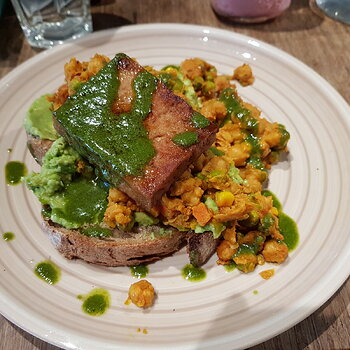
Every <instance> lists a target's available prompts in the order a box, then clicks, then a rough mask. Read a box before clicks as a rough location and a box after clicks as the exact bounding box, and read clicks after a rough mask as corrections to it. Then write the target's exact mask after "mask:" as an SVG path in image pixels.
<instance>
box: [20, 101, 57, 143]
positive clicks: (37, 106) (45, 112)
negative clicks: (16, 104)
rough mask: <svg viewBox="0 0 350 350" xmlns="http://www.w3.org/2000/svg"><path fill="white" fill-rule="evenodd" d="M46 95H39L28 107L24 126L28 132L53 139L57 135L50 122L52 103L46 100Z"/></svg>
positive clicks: (42, 137)
mask: <svg viewBox="0 0 350 350" xmlns="http://www.w3.org/2000/svg"><path fill="white" fill-rule="evenodd" d="M47 96H49V95H44V96H41V97H39V98H38V99H36V100H35V101H34V102H33V104H32V105H31V106H30V107H29V109H28V111H27V114H26V117H25V119H24V128H25V129H26V131H27V132H28V133H29V134H32V135H34V136H38V137H40V138H41V139H48V140H52V141H54V140H56V139H57V138H58V135H57V132H56V130H55V129H54V127H53V123H52V103H51V102H49V101H48V100H47Z"/></svg>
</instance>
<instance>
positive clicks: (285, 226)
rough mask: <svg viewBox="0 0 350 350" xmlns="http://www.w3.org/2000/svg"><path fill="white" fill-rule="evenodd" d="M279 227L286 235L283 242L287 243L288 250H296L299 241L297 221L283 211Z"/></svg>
mask: <svg viewBox="0 0 350 350" xmlns="http://www.w3.org/2000/svg"><path fill="white" fill-rule="evenodd" d="M278 224H279V229H280V232H281V234H282V235H283V237H284V240H283V242H284V243H285V244H286V245H287V247H288V250H289V251H292V250H294V249H295V248H296V247H297V246H298V243H299V232H298V227H297V224H296V223H295V221H294V220H293V219H292V218H290V217H289V216H288V215H287V214H285V213H281V214H280V215H279V221H278Z"/></svg>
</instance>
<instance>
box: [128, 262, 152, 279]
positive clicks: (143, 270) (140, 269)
mask: <svg viewBox="0 0 350 350" xmlns="http://www.w3.org/2000/svg"><path fill="white" fill-rule="evenodd" d="M130 271H131V274H132V275H133V276H134V277H137V278H144V277H146V276H147V275H148V272H149V270H148V267H147V266H145V265H138V266H130Z"/></svg>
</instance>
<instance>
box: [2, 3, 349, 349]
mask: <svg viewBox="0 0 350 350" xmlns="http://www.w3.org/2000/svg"><path fill="white" fill-rule="evenodd" d="M292 2H293V3H292V6H291V7H290V8H289V9H288V10H287V11H286V12H285V13H284V14H283V15H282V16H281V17H279V18H277V19H276V20H274V21H270V22H268V23H264V24H256V25H239V24H232V23H229V22H226V21H222V20H220V19H219V18H217V17H216V15H215V14H214V13H213V11H212V9H211V7H210V4H209V1H204V0H176V1H175V0H118V1H115V2H114V1H113V0H101V1H92V12H93V20H94V29H95V30H101V29H106V28H110V27H117V26H120V25H127V24H136V23H152V22H179V23H192V24H200V25H208V26H213V27H218V28H224V29H227V30H230V31H234V32H237V33H242V34H246V35H249V36H253V37H255V38H257V39H260V40H263V41H265V42H268V43H270V44H272V45H275V46H277V47H279V48H281V49H282V50H284V51H286V52H288V53H290V54H291V55H293V56H295V57H297V58H298V59H299V60H301V61H303V62H304V63H306V64H307V65H309V66H310V67H311V68H313V69H314V70H315V71H317V72H318V73H319V74H320V75H322V76H323V77H324V78H325V79H327V80H328V81H329V83H330V84H331V85H333V86H334V87H335V88H336V89H337V90H338V92H339V93H340V94H341V95H342V96H343V97H344V98H345V99H346V100H347V102H349V103H350V84H349V82H350V26H347V25H344V24H341V23H337V22H335V21H332V20H330V19H328V18H320V17H318V16H316V15H315V14H314V13H313V12H312V11H311V10H310V9H309V6H308V1H306V0H293V1H292ZM40 51H41V50H36V49H32V48H31V47H30V46H29V45H28V43H27V42H26V41H25V40H24V37H23V34H22V31H21V29H20V27H19V25H18V22H17V19H16V17H15V15H14V13H13V11H12V8H11V6H10V4H8V7H7V8H6V10H5V14H4V16H3V18H2V19H0V77H1V76H3V75H5V74H6V73H8V72H9V71H11V70H12V69H13V68H15V67H16V66H18V65H19V64H20V63H22V62H23V61H25V60H27V59H28V58H30V57H32V56H34V55H36V54H37V53H39V52H40ZM349 117H350V116H349ZM330 269H331V266H330ZM0 317H1V316H0ZM5 349H6V350H17V349H20V350H30V349H40V350H53V349H58V348H57V347H55V346H52V345H49V344H47V343H45V342H43V341H41V340H39V339H37V338H35V337H33V336H32V335H30V334H28V333H26V332H24V331H23V330H21V329H19V328H18V327H16V326H15V325H13V324H12V323H10V322H8V321H7V320H6V319H5V318H3V317H1V318H0V350H5ZM253 349H254V350H262V349H268V350H274V349H276V350H277V349H278V350H281V349H283V350H289V349H290V350H300V349H322V350H333V349H339V350H340V349H343V350H344V349H350V280H349V279H348V281H347V282H345V283H344V285H343V286H342V287H341V288H340V289H339V290H338V292H337V293H336V294H335V295H334V296H333V297H332V298H331V299H330V300H329V301H328V302H327V303H326V304H325V305H323V306H322V307H321V308H319V309H318V310H317V311H316V312H314V313H313V314H312V315H311V316H309V317H308V318H307V319H306V320H304V321H302V322H300V323H299V324H297V325H296V326H294V327H293V328H291V329H290V330H288V331H286V332H284V333H282V334H281V335H279V336H277V337H275V338H273V339H271V340H269V341H266V342H265V343H262V344H260V345H257V346H254V347H253V348H251V350H253Z"/></svg>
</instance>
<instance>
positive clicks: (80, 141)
mask: <svg viewBox="0 0 350 350" xmlns="http://www.w3.org/2000/svg"><path fill="white" fill-rule="evenodd" d="M125 58H128V57H127V56H126V55H124V54H118V55H116V56H115V58H114V59H112V60H111V61H110V62H109V63H108V64H106V65H105V66H104V67H103V68H102V69H101V70H100V71H99V72H98V73H97V74H96V75H94V76H92V77H91V78H90V80H89V81H88V82H86V83H83V84H81V85H80V86H79V87H78V89H77V92H76V93H75V94H74V95H73V96H71V97H69V99H68V100H67V101H66V102H65V103H64V104H63V105H62V106H61V107H60V108H59V109H58V110H57V111H56V112H55V115H56V119H57V120H58V122H59V123H60V124H61V125H63V126H64V128H65V130H66V133H67V135H66V138H68V139H70V140H71V144H72V145H73V147H74V148H75V149H76V150H77V151H78V153H79V154H81V155H82V156H84V157H85V158H87V159H88V160H89V161H90V162H91V163H92V164H93V165H95V166H96V167H97V170H99V175H101V176H102V177H103V178H104V179H105V180H106V181H107V182H109V183H111V184H113V185H118V183H119V182H120V181H121V179H122V178H123V177H124V176H126V175H139V174H141V173H142V171H143V169H144V167H145V165H146V164H147V163H148V162H149V161H150V160H151V159H152V158H153V157H154V155H155V150H154V147H153V145H152V142H151V141H150V140H149V138H148V133H147V130H146V129H145V127H144V125H143V120H144V119H145V118H146V117H147V116H148V114H149V113H150V111H151V107H152V96H153V92H154V91H155V89H156V85H157V79H156V78H155V77H154V76H153V75H152V74H150V73H148V72H146V71H142V72H141V73H139V74H138V75H137V76H136V77H135V79H134V80H133V84H132V85H133V90H134V96H135V98H134V100H133V106H132V109H131V111H130V112H129V113H122V114H118V115H117V114H114V113H113V112H112V105H113V103H114V101H115V97H116V94H117V92H118V88H119V85H120V83H119V79H118V64H119V62H120V61H121V60H122V59H125Z"/></svg>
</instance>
